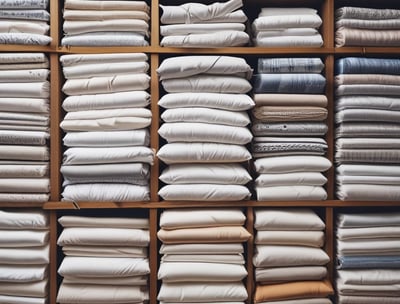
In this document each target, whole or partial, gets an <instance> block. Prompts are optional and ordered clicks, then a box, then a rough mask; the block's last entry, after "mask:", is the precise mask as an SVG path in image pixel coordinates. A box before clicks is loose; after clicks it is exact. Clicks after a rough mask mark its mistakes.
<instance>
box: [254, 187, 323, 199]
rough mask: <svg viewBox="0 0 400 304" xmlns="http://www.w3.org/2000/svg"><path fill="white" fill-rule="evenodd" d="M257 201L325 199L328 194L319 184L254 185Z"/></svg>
mask: <svg viewBox="0 0 400 304" xmlns="http://www.w3.org/2000/svg"><path fill="white" fill-rule="evenodd" d="M255 189H256V192H257V200H259V201H271V200H272V201H273V200H276V201H290V200H317V201H319V200H326V199H327V197H328V195H327V193H326V191H325V189H324V188H323V187H320V186H272V187H256V188H255Z"/></svg>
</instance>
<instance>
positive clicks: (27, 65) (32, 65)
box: [0, 58, 50, 70]
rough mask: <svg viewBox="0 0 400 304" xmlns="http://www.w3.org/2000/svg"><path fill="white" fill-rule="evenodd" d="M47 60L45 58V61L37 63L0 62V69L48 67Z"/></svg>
mask: <svg viewBox="0 0 400 304" xmlns="http://www.w3.org/2000/svg"><path fill="white" fill-rule="evenodd" d="M49 66H50V65H49V61H48V60H47V58H46V61H45V62H39V63H9V64H0V70H30V69H32V70H33V69H48V68H49Z"/></svg>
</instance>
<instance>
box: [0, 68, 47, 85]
mask: <svg viewBox="0 0 400 304" xmlns="http://www.w3.org/2000/svg"><path fill="white" fill-rule="evenodd" d="M49 74H50V71H49V70H48V69H34V70H11V71H4V70H0V82H18V83H22V82H43V81H46V80H47V78H48V77H49Z"/></svg>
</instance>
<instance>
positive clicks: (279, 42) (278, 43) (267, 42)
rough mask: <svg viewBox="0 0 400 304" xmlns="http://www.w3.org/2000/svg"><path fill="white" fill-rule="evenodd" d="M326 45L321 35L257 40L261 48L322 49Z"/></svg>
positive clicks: (257, 44)
mask: <svg viewBox="0 0 400 304" xmlns="http://www.w3.org/2000/svg"><path fill="white" fill-rule="evenodd" d="M323 44H324V41H323V40H322V36H321V35H320V34H317V35H310V36H280V37H262V38H260V39H257V40H255V45H256V46H260V47H321V46H322V45H323Z"/></svg>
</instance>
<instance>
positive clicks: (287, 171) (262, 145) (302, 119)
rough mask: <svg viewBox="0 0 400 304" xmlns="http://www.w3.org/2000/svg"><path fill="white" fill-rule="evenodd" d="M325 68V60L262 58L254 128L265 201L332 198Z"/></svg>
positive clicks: (258, 186)
mask: <svg viewBox="0 0 400 304" xmlns="http://www.w3.org/2000/svg"><path fill="white" fill-rule="evenodd" d="M323 68H324V64H323V63H322V61H321V59H320V58H260V59H258V74H257V75H255V76H254V101H255V103H256V107H255V108H254V109H253V116H254V118H255V120H254V121H253V127H252V128H253V134H254V136H255V137H254V140H253V157H254V158H256V160H255V169H256V172H257V173H259V174H260V175H259V176H258V178H257V179H256V184H255V186H256V192H257V199H258V200H260V201H262V200H281V201H282V200H324V199H326V198H327V194H326V191H325V189H324V188H323V185H324V184H325V183H326V181H327V180H326V178H325V177H324V175H323V174H322V172H324V171H326V170H328V169H329V168H330V167H331V163H330V161H329V160H328V159H327V158H326V157H325V156H324V154H325V150H326V148H327V143H326V141H325V140H324V139H323V138H322V137H323V136H324V134H325V133H326V131H327V126H326V123H325V122H324V121H325V119H326V118H327V114H328V111H327V109H326V106H327V98H326V96H325V95H323V94H324V90H325V77H324V76H323V75H321V72H322V70H323Z"/></svg>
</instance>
